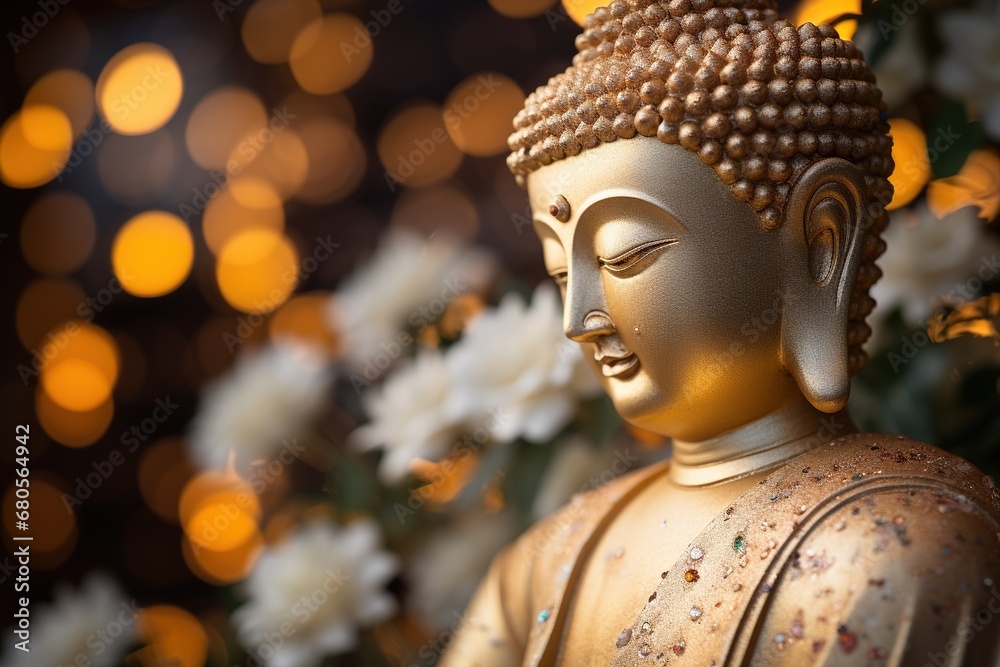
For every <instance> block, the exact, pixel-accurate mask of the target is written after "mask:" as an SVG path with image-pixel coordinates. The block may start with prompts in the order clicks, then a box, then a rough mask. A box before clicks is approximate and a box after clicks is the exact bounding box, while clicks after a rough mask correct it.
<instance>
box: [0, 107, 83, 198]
mask: <svg viewBox="0 0 1000 667" xmlns="http://www.w3.org/2000/svg"><path fill="white" fill-rule="evenodd" d="M47 128H48V129H51V130H52V134H47V131H48V129H47ZM39 137H41V143H42V144H43V146H49V147H52V146H56V144H55V141H56V140H60V141H62V142H63V143H62V144H60V145H58V146H56V147H54V148H45V147H42V146H38V145H36V143H34V142H33V141H32V139H34V140H35V141H38V140H39ZM72 142H73V132H72V126H71V125H70V122H69V119H68V118H67V117H66V115H65V114H63V113H62V112H61V111H59V110H58V109H56V108H55V107H53V106H50V105H36V106H29V107H25V108H23V109H22V110H21V111H17V112H15V113H14V114H13V115H11V117H10V118H8V119H7V120H6V122H4V124H3V126H0V181H3V183H4V184H5V185H7V186H9V187H12V188H20V189H26V188H37V187H38V186H40V185H45V184H46V183H48V182H49V181H51V180H52V179H54V178H55V177H56V176H58V175H59V174H60V173H61V172H62V170H63V169H64V168H65V167H66V162H67V160H68V159H69V157H70V154H71V151H72V149H73V145H72Z"/></svg>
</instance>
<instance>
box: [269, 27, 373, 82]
mask: <svg viewBox="0 0 1000 667" xmlns="http://www.w3.org/2000/svg"><path fill="white" fill-rule="evenodd" d="M373 55H374V48H373V45H372V39H371V37H370V36H369V35H368V31H367V30H366V29H365V25H364V23H362V22H361V21H360V20H359V19H358V18H356V17H354V16H352V15H350V14H330V15H328V16H324V17H322V18H318V19H315V20H314V21H311V22H310V23H309V24H308V25H306V27H305V28H303V29H302V31H301V32H299V34H298V35H297V36H296V37H295V41H294V42H293V43H292V50H291V55H290V58H289V63H288V64H289V66H290V67H291V68H292V75H293V76H294V77H295V81H296V82H298V84H299V85H300V86H302V88H303V89H304V90H307V91H309V92H310V93H315V94H317V95H329V94H331V93H339V92H342V91H344V90H347V89H348V88H350V87H351V86H353V85H354V84H355V83H357V82H358V80H360V79H361V77H362V76H364V75H365V72H367V71H368V67H369V66H370V65H371V63H372V57H373Z"/></svg>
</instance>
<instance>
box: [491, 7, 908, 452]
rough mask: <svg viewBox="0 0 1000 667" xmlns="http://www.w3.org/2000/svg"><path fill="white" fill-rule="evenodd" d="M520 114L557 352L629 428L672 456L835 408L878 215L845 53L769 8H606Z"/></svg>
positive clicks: (850, 363) (865, 74)
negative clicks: (686, 446) (663, 440)
mask: <svg viewBox="0 0 1000 667" xmlns="http://www.w3.org/2000/svg"><path fill="white" fill-rule="evenodd" d="M576 44H577V48H578V50H579V53H578V54H577V55H576V57H575V58H574V61H573V66H572V67H570V68H569V69H568V70H567V71H566V72H564V73H562V74H559V75H557V76H556V77H554V78H552V79H551V80H550V81H549V82H548V84H547V85H545V86H543V87H541V88H539V89H538V90H536V91H535V92H534V93H533V94H532V95H530V96H529V97H528V100H527V102H526V105H525V108H524V110H523V111H521V112H520V113H519V114H518V115H517V117H516V118H515V120H514V128H515V132H514V134H513V135H511V137H510V139H509V145H510V148H511V150H512V151H513V152H512V154H511V155H510V156H509V158H508V165H509V166H510V168H511V171H512V172H513V173H514V174H515V176H516V177H517V179H518V182H519V183H520V184H521V185H523V186H526V187H527V189H528V195H529V200H530V202H531V208H532V212H533V220H534V225H535V229H536V232H537V233H538V235H539V237H540V239H541V241H542V246H543V250H544V255H545V262H546V266H547V269H548V271H549V273H550V275H552V276H553V278H554V279H555V280H556V282H557V283H559V285H560V287H561V289H562V290H563V299H564V318H563V323H564V328H565V331H566V335H567V336H569V337H570V338H571V339H573V340H576V341H578V342H579V343H581V345H583V347H584V353H585V356H586V357H587V358H588V360H589V362H590V364H591V366H592V367H593V370H594V371H595V373H596V374H597V376H598V378H599V379H600V380H601V382H602V384H603V385H604V387H605V389H606V391H607V392H608V394H609V395H610V396H611V398H612V400H613V401H614V403H615V406H616V408H617V409H618V411H619V412H620V413H621V414H622V416H624V417H625V418H626V419H628V420H629V421H631V422H632V423H634V424H636V425H638V426H641V427H643V428H646V429H649V430H652V431H656V432H658V433H662V434H664V435H669V436H673V437H675V438H679V439H684V440H700V439H703V438H706V437H711V436H713V435H716V434H718V433H722V432H724V431H727V430H730V429H732V428H735V427H737V426H740V425H742V424H745V423H748V422H750V421H753V420H754V419H756V418H758V417H761V416H763V415H766V414H770V413H771V412H774V411H776V410H778V409H781V408H783V407H786V406H788V405H791V404H793V403H795V402H799V401H801V400H802V399H803V397H804V398H805V399H807V400H808V401H809V402H810V403H812V404H813V405H814V406H815V407H816V408H818V409H820V410H823V411H825V412H836V411H838V410H840V409H842V408H843V407H844V405H845V404H846V401H847V397H848V394H849V390H850V377H851V375H852V374H854V373H856V372H857V371H859V370H860V369H861V367H862V366H863V365H864V363H865V360H866V355H865V353H864V352H863V351H862V349H861V346H862V344H863V343H864V342H865V340H867V338H868V336H869V334H870V329H869V328H868V326H867V325H866V324H865V317H866V316H867V315H868V314H869V313H870V312H871V310H872V308H873V307H874V301H873V300H872V299H871V298H870V297H869V295H868V292H869V289H870V287H871V286H872V285H873V284H874V282H875V281H876V280H877V279H878V277H879V276H880V275H881V274H880V272H879V270H878V268H877V267H876V266H875V263H874V262H875V260H876V259H877V258H878V256H879V255H880V254H881V253H882V251H883V250H884V248H885V246H884V244H883V242H882V240H881V238H880V235H881V233H882V231H883V230H884V228H885V225H886V223H887V221H888V218H887V215H886V212H885V205H886V204H887V203H888V202H889V200H890V199H891V196H892V187H891V185H890V184H889V182H888V176H889V174H890V173H891V171H892V167H893V163H892V158H891V155H890V149H891V140H890V138H889V137H888V136H887V134H886V133H887V131H888V124H887V123H886V121H885V114H884V105H883V103H882V101H881V93H880V92H879V91H878V90H877V88H876V87H875V83H874V77H873V76H872V73H871V71H870V70H869V68H868V66H867V65H866V64H865V62H864V60H863V59H862V56H861V55H860V53H859V52H858V49H857V48H856V47H855V46H854V44H853V43H851V42H849V41H844V40H841V39H840V38H839V37H838V36H837V33H836V31H835V30H834V29H833V28H832V27H830V26H826V25H822V26H815V25H812V24H805V25H803V26H802V27H800V28H798V29H796V28H795V27H794V26H793V25H792V24H791V23H789V22H788V21H785V20H782V19H780V18H779V17H778V15H777V13H776V11H775V10H774V8H773V5H772V4H771V3H770V2H769V1H768V0H671V1H670V2H655V1H652V0H628V2H625V1H623V0H616V1H615V2H612V3H611V4H610V6H609V7H606V8H601V9H598V10H597V11H596V12H594V14H592V15H591V16H590V17H588V19H587V24H586V27H585V30H584V32H583V34H582V35H580V36H578V38H577V42H576Z"/></svg>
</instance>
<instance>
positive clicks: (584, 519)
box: [493, 463, 667, 632]
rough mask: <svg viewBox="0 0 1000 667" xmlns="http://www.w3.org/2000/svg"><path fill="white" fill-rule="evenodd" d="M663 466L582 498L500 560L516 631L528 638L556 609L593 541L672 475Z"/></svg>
mask: <svg viewBox="0 0 1000 667" xmlns="http://www.w3.org/2000/svg"><path fill="white" fill-rule="evenodd" d="M666 465H667V464H666V463H658V464H653V465H650V466H647V467H646V468H642V469H640V470H636V471H633V472H629V473H626V474H624V475H622V476H620V477H616V478H615V479H613V480H611V481H609V482H607V483H605V484H602V485H600V486H597V487H595V488H591V489H587V490H584V491H581V492H580V493H577V494H576V495H575V496H574V497H573V498H572V499H571V500H570V501H569V502H568V503H567V504H566V505H564V506H563V507H561V508H560V509H559V510H557V511H556V512H554V513H553V514H551V515H549V516H548V517H546V518H544V519H542V520H540V521H538V522H537V523H535V524H534V525H533V526H532V527H531V528H529V529H528V530H527V531H525V532H524V533H523V534H522V535H521V536H520V537H519V538H518V539H517V540H515V541H514V542H513V543H512V544H510V545H509V546H508V547H507V548H506V549H504V551H502V552H501V553H500V554H499V555H498V556H497V557H496V559H495V560H494V563H493V569H494V571H495V573H496V576H497V577H498V579H499V581H500V585H501V588H502V590H503V592H504V598H505V605H506V606H507V608H508V618H509V619H510V621H511V625H512V626H515V627H517V628H519V629H520V630H521V631H523V632H527V628H528V627H529V626H530V623H531V622H532V621H533V620H534V619H535V618H536V617H537V615H538V614H539V612H540V611H541V610H543V609H547V608H548V609H551V608H552V607H553V605H555V604H556V603H557V601H558V600H559V599H560V598H561V597H562V595H561V591H562V590H563V589H564V587H565V585H566V584H567V582H568V581H569V580H570V578H571V574H572V573H573V571H574V569H575V568H576V567H577V565H578V558H579V555H580V554H581V552H582V551H583V550H584V549H585V548H586V546H587V544H588V543H589V542H590V540H591V538H592V537H593V536H594V535H595V533H596V532H597V531H598V529H599V528H600V527H601V526H603V525H604V524H605V523H606V522H607V521H608V520H609V519H610V516H611V515H612V514H613V513H614V511H615V510H616V508H619V507H621V505H622V504H624V503H626V502H628V500H629V498H631V497H632V496H633V495H634V494H635V493H637V492H638V491H639V490H640V489H641V488H643V486H644V484H645V483H646V482H647V481H648V480H651V479H653V478H655V477H657V476H658V475H659V474H660V473H661V472H663V471H664V470H665V469H666Z"/></svg>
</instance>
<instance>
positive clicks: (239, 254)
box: [215, 227, 298, 313]
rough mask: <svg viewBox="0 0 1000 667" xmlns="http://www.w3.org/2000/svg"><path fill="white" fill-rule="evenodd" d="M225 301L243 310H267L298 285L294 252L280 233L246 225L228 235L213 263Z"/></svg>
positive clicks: (282, 301) (270, 309) (254, 311)
mask: <svg viewBox="0 0 1000 667" xmlns="http://www.w3.org/2000/svg"><path fill="white" fill-rule="evenodd" d="M215 277H216V281H217V282H218V284H219V291H220V292H221V293H222V296H223V298H224V299H225V300H226V302H227V303H228V304H229V305H230V306H232V307H233V308H236V309H237V310H241V311H243V312H245V313H269V312H271V311H272V310H274V309H275V308H277V307H278V306H280V305H281V304H283V303H284V302H285V301H286V300H287V299H288V297H289V295H291V293H292V292H293V291H294V290H295V288H296V286H297V285H298V253H297V252H296V250H295V245H294V244H293V243H292V242H291V240H290V239H289V238H288V237H286V236H285V235H284V234H282V233H280V232H278V231H275V230H273V229H267V228H263V227H258V228H256V229H249V230H246V231H244V232H241V233H240V234H237V235H235V236H233V237H232V238H230V239H229V241H228V242H227V243H226V244H225V246H224V247H223V248H222V250H221V251H220V252H219V255H218V261H217V263H216V267H215Z"/></svg>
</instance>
